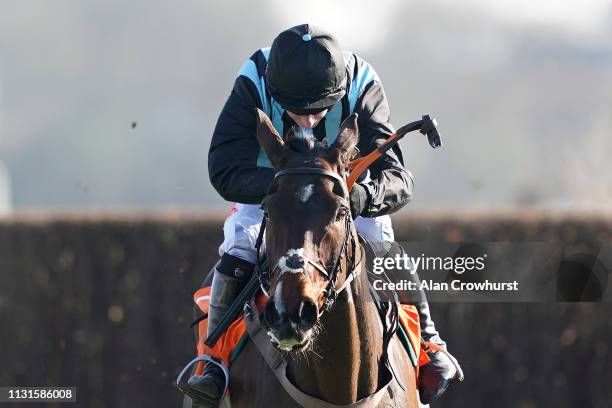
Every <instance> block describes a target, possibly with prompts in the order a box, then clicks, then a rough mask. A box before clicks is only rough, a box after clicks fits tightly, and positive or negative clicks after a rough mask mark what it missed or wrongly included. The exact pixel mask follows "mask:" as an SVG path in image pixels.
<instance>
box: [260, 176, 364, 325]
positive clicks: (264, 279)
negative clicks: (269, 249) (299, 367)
mask: <svg viewBox="0 0 612 408" xmlns="http://www.w3.org/2000/svg"><path fill="white" fill-rule="evenodd" d="M295 175H314V176H322V177H329V178H331V179H332V180H334V181H335V182H337V183H338V184H339V185H340V186H341V187H342V191H343V192H344V198H346V197H347V196H348V188H347V187H346V181H345V180H344V179H343V178H342V177H340V175H338V174H337V173H335V172H333V171H330V170H325V169H321V168H313V167H296V168H291V169H285V170H280V171H278V172H276V174H274V180H276V179H278V178H279V177H283V176H295ZM351 220H352V218H351V216H350V211H349V212H347V214H346V216H345V225H344V239H343V241H342V246H341V247H340V252H339V253H338V255H337V256H336V259H335V260H334V265H333V266H332V268H331V269H328V268H327V267H325V266H323V265H321V264H320V263H318V262H316V261H314V260H312V259H310V258H309V257H306V256H302V259H303V260H304V261H305V262H306V263H308V264H310V265H312V266H313V267H314V268H315V269H317V270H318V271H319V272H321V273H322V274H323V275H325V276H326V277H327V278H328V283H327V286H326V287H325V289H323V292H324V295H325V299H324V301H325V306H324V307H323V308H322V309H321V310H320V311H319V317H321V315H322V314H323V313H325V312H326V311H328V310H329V309H331V307H332V306H333V304H334V302H335V301H336V298H337V297H338V295H339V294H340V293H341V292H342V291H343V290H345V289H346V288H348V286H349V285H350V284H351V282H352V281H353V280H354V279H355V278H356V277H357V276H358V275H359V273H360V272H361V269H362V268H361V264H362V260H363V256H361V257H360V259H359V261H358V262H355V253H353V256H352V257H351V259H350V262H349V265H348V270H347V274H348V276H347V277H346V279H345V280H344V283H343V284H342V286H341V287H340V288H339V289H336V284H337V283H338V276H339V275H340V266H341V265H340V262H341V260H342V258H344V257H345V256H346V254H347V250H348V247H349V244H350V245H352V247H353V248H356V245H357V242H356V241H355V237H354V234H351V228H350V226H351V224H350V223H351ZM266 221H267V216H266V215H264V217H263V219H262V221H261V226H260V228H259V235H258V236H257V241H256V243H255V249H256V251H257V260H256V268H255V270H256V273H257V278H258V280H259V285H260V287H261V290H262V292H263V293H264V294H265V295H266V296H270V295H269V293H268V291H269V289H270V278H271V275H272V273H273V272H274V271H275V270H276V269H277V268H278V263H277V264H276V265H274V267H273V268H271V269H268V268H266V267H265V265H264V262H263V261H262V255H261V246H262V244H263V239H264V235H265V229H266ZM303 271H304V274H306V268H304V269H303Z"/></svg>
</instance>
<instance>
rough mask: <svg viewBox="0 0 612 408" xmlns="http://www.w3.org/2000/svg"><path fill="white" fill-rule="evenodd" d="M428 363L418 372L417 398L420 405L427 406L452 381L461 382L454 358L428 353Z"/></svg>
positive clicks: (461, 377)
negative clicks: (419, 400) (418, 397)
mask: <svg viewBox="0 0 612 408" xmlns="http://www.w3.org/2000/svg"><path fill="white" fill-rule="evenodd" d="M427 356H428V357H429V359H430V362H429V363H427V364H425V365H424V366H422V367H420V368H419V370H420V372H419V396H420V399H421V403H422V404H429V403H430V402H431V401H434V400H436V399H438V398H440V396H441V395H442V394H443V393H444V391H446V389H447V388H448V386H449V385H451V384H452V383H453V382H454V381H463V372H461V369H459V371H458V369H457V367H459V363H458V362H457V360H456V359H455V357H453V356H451V355H450V354H448V353H443V352H440V351H433V352H428V353H427Z"/></svg>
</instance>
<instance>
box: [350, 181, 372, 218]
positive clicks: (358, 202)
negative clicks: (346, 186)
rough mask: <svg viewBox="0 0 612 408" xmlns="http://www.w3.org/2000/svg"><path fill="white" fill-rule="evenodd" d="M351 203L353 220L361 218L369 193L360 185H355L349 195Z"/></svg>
mask: <svg viewBox="0 0 612 408" xmlns="http://www.w3.org/2000/svg"><path fill="white" fill-rule="evenodd" d="M349 201H350V205H351V215H352V216H353V219H355V218H357V217H358V216H360V215H361V213H362V212H363V210H364V209H365V208H366V203H367V201H368V191H367V190H366V188H365V187H364V186H362V185H361V184H359V183H355V184H353V188H352V189H351V192H350V193H349Z"/></svg>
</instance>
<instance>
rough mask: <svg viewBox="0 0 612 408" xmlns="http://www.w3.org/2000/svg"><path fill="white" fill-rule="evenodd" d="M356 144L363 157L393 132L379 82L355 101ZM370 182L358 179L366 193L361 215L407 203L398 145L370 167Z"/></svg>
mask: <svg viewBox="0 0 612 408" xmlns="http://www.w3.org/2000/svg"><path fill="white" fill-rule="evenodd" d="M355 112H356V113H357V114H359V122H358V125H359V144H358V146H357V147H358V148H359V150H360V152H361V154H362V155H363V156H365V155H367V154H368V153H370V152H371V151H373V150H374V149H376V148H377V147H378V146H380V145H381V144H382V143H383V142H384V141H385V140H386V139H387V138H389V136H391V135H392V134H393V132H394V129H393V126H392V125H391V124H390V123H389V120H390V114H389V105H388V103H387V98H386V96H385V92H384V90H383V87H382V84H381V83H380V81H372V82H371V83H370V84H369V85H368V87H367V88H366V89H365V90H364V92H363V93H362V95H361V96H360V97H359V99H358V100H357V103H356V106H355ZM369 171H370V179H371V181H366V182H360V183H359V184H361V185H362V186H363V187H365V190H366V192H367V199H366V202H365V206H364V209H363V211H362V213H361V216H363V217H376V216H379V215H385V214H391V213H394V212H396V211H398V210H399V209H400V208H402V207H403V206H405V205H406V204H408V202H409V201H410V199H411V198H412V190H413V186H414V182H413V178H412V175H411V174H410V172H409V171H408V170H406V169H405V168H404V162H403V158H402V152H401V150H400V148H399V144H396V145H395V146H394V147H393V148H392V149H389V150H388V151H387V153H386V154H385V155H384V156H382V157H381V158H379V159H378V160H377V161H375V162H374V163H373V164H372V165H371V166H370V167H369Z"/></svg>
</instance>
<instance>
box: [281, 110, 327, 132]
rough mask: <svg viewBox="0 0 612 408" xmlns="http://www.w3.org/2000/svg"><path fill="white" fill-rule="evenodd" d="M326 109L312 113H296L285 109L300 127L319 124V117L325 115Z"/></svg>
mask: <svg viewBox="0 0 612 408" xmlns="http://www.w3.org/2000/svg"><path fill="white" fill-rule="evenodd" d="M326 113H327V109H325V110H323V111H321V112H317V113H314V114H312V115H298V114H297V113H293V112H289V111H287V115H289V117H290V118H291V119H293V121H294V122H295V123H296V124H297V125H298V126H299V127H301V128H313V127H315V126H317V125H318V124H319V122H320V121H321V119H323V117H325V114H326Z"/></svg>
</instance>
